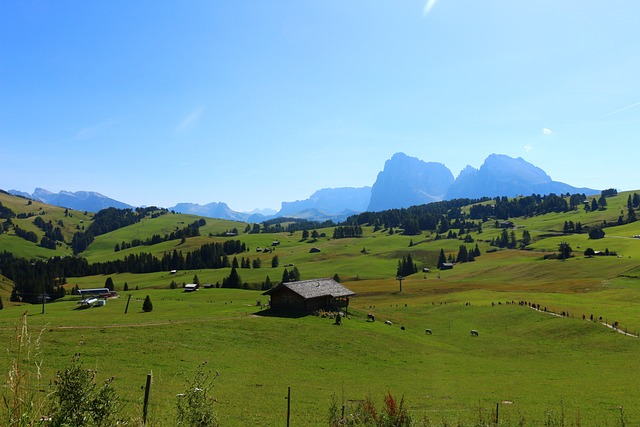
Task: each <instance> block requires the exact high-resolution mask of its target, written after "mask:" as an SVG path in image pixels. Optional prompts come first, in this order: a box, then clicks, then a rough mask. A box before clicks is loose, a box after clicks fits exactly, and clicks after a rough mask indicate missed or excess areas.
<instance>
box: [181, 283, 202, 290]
mask: <svg viewBox="0 0 640 427" xmlns="http://www.w3.org/2000/svg"><path fill="white" fill-rule="evenodd" d="M199 287H200V286H199V285H198V284H197V283H188V284H186V285H184V291H185V292H194V291H197V290H198V288H199Z"/></svg>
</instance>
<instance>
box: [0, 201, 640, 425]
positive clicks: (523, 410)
mask: <svg viewBox="0 0 640 427" xmlns="http://www.w3.org/2000/svg"><path fill="white" fill-rule="evenodd" d="M0 196H3V195H0ZM0 200H2V202H3V204H5V205H7V206H10V207H12V209H14V210H15V211H16V212H21V211H19V210H18V207H19V206H21V204H22V208H23V209H26V208H29V209H33V208H34V206H31V207H27V205H26V203H25V202H24V200H23V199H18V200H19V202H15V201H14V203H15V204H16V207H15V208H14V207H13V206H11V205H9V204H8V203H5V200H4V199H0ZM608 200H609V208H608V209H607V210H605V211H599V212H594V213H588V214H587V213H584V212H583V211H579V212H571V213H567V214H552V215H545V216H541V217H533V218H527V219H522V218H519V219H516V220H515V223H516V225H517V226H518V227H519V229H518V230H517V231H516V235H517V237H518V238H520V237H521V231H522V229H523V228H524V229H528V230H529V231H530V232H531V234H532V236H533V237H534V239H536V240H535V242H534V243H533V244H532V245H531V247H530V249H531V250H530V251H520V250H502V251H497V252H494V253H486V250H487V249H489V248H490V247H489V245H488V242H489V241H490V240H491V239H492V238H495V237H497V236H498V235H499V233H500V232H501V230H498V229H495V228H494V227H493V223H491V222H488V223H486V224H484V226H483V228H484V232H483V233H482V234H481V235H477V234H473V237H474V239H476V242H477V243H478V245H479V247H480V248H481V250H482V252H483V255H482V256H480V257H479V258H477V260H476V261H475V262H474V263H467V264H459V265H456V267H455V268H454V269H453V270H451V271H443V272H437V271H434V272H432V273H426V274H425V273H419V274H416V275H412V276H410V277H407V278H406V279H405V280H404V282H403V288H404V290H403V292H402V294H399V293H398V292H397V290H398V282H397V281H396V280H395V278H394V276H395V275H394V272H395V268H396V265H397V262H398V259H399V258H401V257H402V256H403V255H406V254H407V253H411V254H412V257H413V259H414V261H415V262H416V263H417V264H418V266H419V267H423V266H429V267H433V266H434V265H435V262H436V260H437V254H438V252H439V250H440V248H443V249H444V250H445V251H446V252H447V253H452V254H455V253H456V252H457V250H458V247H459V246H460V244H462V242H461V241H459V240H446V239H445V240H437V241H434V240H433V239H434V236H430V235H422V236H412V237H408V236H401V235H398V234H394V235H389V234H388V233H386V232H382V231H380V232H377V233H373V232H372V230H371V229H370V228H366V227H365V236H364V237H363V238H360V239H341V240H332V239H328V238H323V239H319V240H318V241H316V242H310V241H305V242H303V241H301V240H300V239H301V233H295V234H294V235H289V234H288V233H281V234H277V235H246V234H241V235H240V236H238V237H237V238H238V239H240V240H241V241H243V242H244V243H246V244H247V245H248V246H249V247H250V251H249V252H248V253H245V254H243V255H240V256H245V257H247V256H248V257H249V258H251V259H254V258H256V257H260V258H261V260H262V265H263V268H261V269H249V270H247V269H241V270H239V272H240V275H241V276H242V278H243V280H245V281H248V282H261V281H262V280H264V278H265V276H266V275H269V276H270V278H271V279H272V280H273V281H279V280H280V278H281V276H282V271H283V269H284V265H285V264H295V265H296V266H298V268H299V269H300V271H301V273H302V276H303V278H310V277H322V276H332V275H333V274H334V273H338V274H339V275H340V276H341V277H342V279H343V281H346V285H347V286H348V287H349V288H351V289H353V290H354V291H356V292H357V293H358V297H357V298H355V299H354V300H353V303H352V310H354V312H355V314H356V316H354V317H353V318H352V319H351V320H349V321H346V322H345V325H344V327H335V326H333V325H332V324H331V321H330V320H328V319H319V318H315V317H306V318H300V319H290V318H277V317H264V316H257V317H256V316H253V314H254V313H256V311H257V308H256V307H255V304H256V301H257V300H258V299H261V300H263V301H264V299H265V298H264V297H263V296H261V294H260V293H259V292H254V291H237V290H224V289H213V290H202V291H200V292H197V293H195V294H184V293H182V292H181V291H180V290H169V289H168V287H169V283H170V282H171V280H176V281H177V282H178V283H182V282H185V283H188V282H191V281H192V279H193V276H194V275H196V274H197V275H198V278H199V279H200V281H201V282H203V283H204V282H211V283H215V282H217V281H221V280H222V278H223V277H225V276H226V275H228V272H229V271H228V269H221V270H203V271H181V272H179V273H178V275H170V274H168V273H167V272H160V273H153V274H148V275H133V274H122V275H114V276H112V277H113V279H114V282H115V284H116V289H117V290H119V291H122V287H123V285H124V283H125V282H126V283H127V284H128V285H129V289H131V290H132V291H131V292H129V293H130V294H132V295H133V301H132V308H131V309H130V312H129V314H127V316H124V315H123V314H122V313H123V312H124V305H125V304H126V298H124V297H123V298H120V299H118V300H114V301H109V303H108V304H107V306H106V307H103V308H99V309H91V310H84V311H76V310H73V308H74V307H75V301H68V302H60V303H55V304H51V305H49V306H47V310H46V311H47V312H46V314H45V315H40V314H39V313H40V308H39V307H33V306H30V307H28V309H29V310H30V312H31V313H32V315H31V317H30V322H31V325H32V330H36V329H38V328H40V327H44V328H45V329H44V331H45V332H44V334H43V340H44V342H43V345H42V351H43V355H44V360H46V363H45V366H44V369H45V370H46V372H47V373H48V374H50V375H49V376H48V378H51V374H52V373H53V372H54V371H55V370H56V369H58V368H59V367H60V366H64V365H65V363H68V360H69V359H70V356H71V355H72V354H73V353H75V352H82V353H83V355H84V356H85V357H86V359H87V363H88V364H90V365H91V366H95V367H97V368H98V369H99V370H100V371H101V372H104V374H105V375H116V377H118V381H117V383H116V385H117V386H120V387H121V388H122V389H123V392H124V393H125V395H126V396H127V400H128V408H129V410H130V411H137V410H138V409H139V402H140V399H141V392H140V385H142V384H143V383H144V378H145V375H146V373H147V372H148V371H149V370H153V372H154V387H155V388H154V393H153V396H155V397H154V399H155V401H154V402H153V405H152V415H153V416H155V418H156V420H159V419H161V418H163V417H165V416H166V413H167V411H170V410H171V408H172V405H173V402H174V401H173V396H174V395H175V393H177V392H178V391H179V390H180V388H181V387H182V384H183V381H182V379H183V376H182V373H181V371H182V370H183V369H186V370H187V371H189V370H191V371H192V370H193V369H194V368H195V365H196V364H197V363H199V362H201V361H202V360H209V361H210V365H211V366H212V367H213V368H214V369H217V370H219V371H220V372H221V377H220V378H219V380H218V382H217V384H216V390H215V394H216V395H217V396H218V399H219V402H220V403H219V413H220V416H221V419H222V421H224V423H223V425H275V424H281V423H282V420H283V417H284V411H285V410H286V402H285V401H284V399H283V397H284V396H285V395H286V387H287V385H291V386H292V390H293V399H292V400H293V402H294V403H293V408H294V409H293V413H294V415H293V418H292V420H293V421H296V417H298V418H297V423H298V424H310V425H318V424H322V421H323V420H324V419H325V414H326V411H327V408H328V407H329V400H330V396H331V393H335V394H336V395H337V396H338V397H340V396H341V393H342V389H343V386H344V390H345V398H346V399H362V398H364V397H365V396H366V395H371V396H372V397H373V398H374V399H377V400H379V399H381V397H382V395H384V394H385V393H386V391H387V390H391V391H392V392H393V393H394V394H396V395H402V394H404V395H405V396H406V398H407V400H408V403H409V406H410V408H411V410H412V413H413V414H414V415H416V416H419V417H423V416H426V417H429V418H431V419H434V420H439V419H440V418H441V417H444V416H446V417H453V418H460V417H465V418H467V417H470V418H472V419H475V420H477V419H478V417H479V416H481V415H478V414H485V416H487V417H488V412H487V411H491V409H492V408H494V406H495V402H496V401H499V400H513V401H514V402H516V403H515V404H514V405H513V406H508V407H505V408H504V409H501V418H502V416H503V415H504V417H507V418H509V419H512V421H514V422H515V421H516V420H517V419H518V417H519V416H520V415H519V414H524V415H525V416H526V418H527V419H528V420H529V421H532V420H540V421H541V420H542V419H543V413H544V412H545V411H550V410H551V411H560V409H561V406H564V407H565V410H566V411H567V415H568V416H570V417H572V418H574V419H576V418H578V417H581V418H582V420H583V425H598V424H599V425H603V424H605V423H607V424H609V425H615V420H616V417H617V416H619V412H618V410H617V408H618V406H620V405H623V406H624V407H625V410H626V411H627V412H626V414H627V416H628V417H629V418H630V421H631V422H630V424H634V423H639V422H640V411H638V410H636V409H635V406H636V405H635V404H634V402H637V400H638V398H640V390H639V389H638V387H637V384H638V383H639V382H638V380H639V379H640V378H637V375H639V374H637V373H636V372H635V370H631V371H628V370H625V369H620V367H622V366H627V365H628V361H629V360H634V359H633V358H634V356H635V354H637V351H638V350H639V348H638V346H639V345H640V340H636V339H633V338H628V337H624V336H622V335H621V334H617V333H615V332H612V331H610V330H608V329H606V328H605V327H603V326H600V325H596V324H594V323H591V322H584V321H582V314H585V315H586V316H587V317H588V316H589V315H590V314H593V315H594V316H595V317H596V318H598V317H600V316H602V317H603V319H606V320H609V321H614V320H617V321H619V322H620V323H621V325H622V326H623V327H624V328H628V329H629V330H630V331H638V330H640V313H638V310H637V308H636V307H637V302H638V300H640V292H639V290H638V287H639V285H640V282H639V280H638V276H639V275H640V261H638V260H640V239H634V238H632V237H631V236H633V235H636V234H640V221H639V222H636V223H634V224H630V225H625V226H622V227H612V228H607V229H606V233H607V235H606V237H605V238H604V239H601V240H596V241H592V240H589V239H588V236H586V235H568V236H557V237H547V238H544V239H543V238H542V237H541V236H546V235H550V234H553V233H559V232H561V231H562V227H563V225H564V221H568V220H572V221H574V222H577V221H580V222H582V224H583V225H594V224H599V223H601V222H602V221H603V220H607V221H614V220H615V219H616V218H617V216H618V215H619V214H620V210H621V209H622V208H623V207H624V206H626V200H627V194H621V195H619V196H617V197H615V198H610V199H608ZM34 204H35V203H34ZM36 208H37V207H36ZM43 209H45V210H46V211H47V212H52V211H56V210H55V209H53V208H50V207H43ZM57 212H59V213H58V214H60V213H63V212H64V210H62V211H57ZM73 214H74V216H73V217H72V219H69V223H70V226H71V224H72V221H74V220H75V221H79V218H78V217H79V216H81V214H79V213H77V212H74V213H73ZM47 215H49V213H48V214H47ZM195 218H197V217H193V216H188V215H166V216H163V217H160V218H158V219H154V220H145V221H143V222H142V223H141V224H136V225H134V226H131V227H127V228H124V229H122V230H118V231H116V232H114V233H110V234H108V235H105V236H100V237H99V238H97V239H96V242H94V244H92V245H91V247H90V249H89V250H88V251H87V252H86V254H85V255H86V256H87V258H88V259H89V260H90V261H104V260H108V259H115V258H116V257H121V256H123V254H126V253H128V252H132V253H137V252H140V251H141V250H143V251H148V252H152V253H154V254H156V255H158V256H160V255H162V253H164V252H167V251H173V250H174V249H177V250H182V251H183V252H186V251H188V250H189V249H190V248H196V247H199V246H200V245H201V244H203V243H208V242H212V241H217V240H219V241H221V240H222V239H221V238H217V237H209V233H211V234H217V233H219V232H223V231H225V230H228V229H231V228H233V227H236V228H238V229H239V230H241V231H242V230H243V229H244V227H243V225H242V224H238V223H234V222H230V221H219V220H209V219H207V225H206V226H205V227H204V228H203V229H202V234H203V236H201V237H199V238H195V239H188V240H187V242H185V243H184V244H180V242H179V241H173V242H165V243H162V244H160V245H156V246H153V247H142V248H134V249H131V250H128V251H122V252H120V253H115V252H114V251H113V248H114V246H115V244H116V243H121V242H122V241H130V240H132V239H134V238H143V237H144V238H146V237H147V236H150V235H152V234H164V233H166V232H170V231H171V230H172V229H174V228H175V227H182V226H184V225H185V224H188V223H190V222H193V220H195ZM31 220H32V219H30V220H23V221H29V222H30V221H31ZM45 220H46V219H45ZM63 221H64V222H65V225H66V224H67V219H64V218H63ZM54 222H55V221H54ZM182 223H184V224H182ZM78 224H79V223H78ZM20 226H21V227H23V225H20ZM23 228H27V224H25V225H24V227H23ZM34 231H35V230H34ZM319 231H320V232H325V233H326V234H327V235H328V236H331V234H332V232H333V231H332V229H326V230H319ZM9 238H13V239H17V237H15V236H8V235H2V236H0V243H1V244H2V245H3V246H2V247H3V248H4V247H5V243H6V241H8V239H9ZM3 239H6V240H3ZM276 239H277V240H279V241H280V242H281V244H280V245H279V246H278V247H276V248H275V251H274V252H273V253H262V252H260V253H258V252H256V248H257V247H263V248H264V247H270V244H271V242H272V241H273V240H276ZM19 240H21V241H22V239H19ZM411 240H412V241H413V242H414V246H412V247H409V242H410V241H411ZM22 242H24V241H22ZM560 242H568V243H569V244H570V245H571V246H572V248H573V249H574V251H575V252H574V254H575V255H576V256H575V257H574V258H571V259H569V260H566V261H564V262H563V261H553V260H547V261H545V260H543V259H542V257H543V255H544V254H545V253H548V252H549V251H555V250H557V247H558V244H559V243H560ZM474 245H475V243H473V244H468V245H467V246H469V247H471V246H474ZM18 246H19V245H18ZM22 246H24V244H23V245H22ZM34 246H35V245H34ZM311 247H319V248H320V249H321V252H320V253H315V254H312V253H309V249H310V248H311ZM587 247H592V248H593V249H595V250H604V249H605V248H608V249H609V250H610V251H615V252H617V253H618V254H619V255H621V257H620V258H618V257H594V258H585V257H584V256H582V255H581V253H582V251H584V249H586V248H587ZM363 248H365V249H366V253H362V252H361V251H362V249H363ZM24 251H25V252H29V251H35V249H34V248H29V249H25V250H24ZM58 251H60V248H59V249H58ZM58 251H56V252H58ZM31 253H32V254H34V255H32V256H40V255H35V254H36V252H31ZM58 254H60V253H59V252H58ZM274 255H278V257H279V259H280V267H278V268H275V269H273V268H271V267H270V265H271V258H272V257H273V256H274ZM46 256H48V255H46ZM240 256H239V257H240ZM105 280H106V277H105V276H99V277H86V278H70V279H69V286H73V285H75V284H78V285H79V286H80V287H96V286H102V285H103V284H104V281H105ZM136 287H138V288H139V289H140V290H139V291H135V290H134V289H135V288H136ZM9 289H10V287H9V286H7V283H6V282H0V292H2V293H3V294H4V295H3V301H7V299H6V298H5V296H6V295H7V292H8V290H9ZM129 293H128V294H129ZM147 294H149V295H151V297H152V300H153V302H154V306H155V309H154V311H153V312H152V313H149V314H142V313H141V312H140V307H141V304H142V303H141V299H142V298H143V297H144V296H145V295H147ZM123 296H126V294H125V295H123ZM511 300H514V301H520V300H523V301H528V302H533V303H538V304H540V305H541V306H542V307H548V309H550V310H552V309H553V310H555V311H558V312H560V311H565V312H569V313H570V314H571V315H572V316H573V317H572V318H569V319H562V318H557V317H554V316H549V315H545V314H543V313H538V312H534V311H533V310H530V309H528V308H524V307H520V306H511V305H509V306H507V305H506V304H504V302H506V301H511ZM493 302H496V303H497V302H503V304H502V305H496V306H493V305H492V303H493ZM445 303H446V304H445ZM466 303H470V305H466ZM9 306H10V304H9V303H7V302H5V307H7V308H6V309H5V310H3V311H1V312H0V320H1V321H2V323H1V324H2V325H3V326H4V327H3V328H2V333H3V337H2V338H3V339H8V338H7V337H6V336H5V335H7V336H8V335H10V332H11V331H10V328H9V327H8V325H9V324H11V323H12V322H14V321H17V317H18V315H19V313H20V312H22V311H23V310H24V309H25V307H13V308H12V307H9ZM370 311H371V312H374V313H375V314H376V316H377V318H378V319H390V320H393V321H394V324H395V325H394V326H393V327H387V326H385V325H383V324H382V323H379V322H376V323H373V324H372V323H367V322H365V321H364V319H365V318H366V313H367V312H370ZM400 324H402V325H405V326H406V327H407V330H406V331H400V330H399V328H398V325H400ZM118 325H121V326H122V327H116V326H118ZM426 327H429V328H431V329H433V330H434V335H433V336H431V337H428V339H427V337H426V336H424V335H423V334H424V328H426ZM74 328H75V329H74ZM471 328H477V329H479V330H480V331H481V336H480V337H479V339H476V340H471V339H469V337H468V331H469V329H471ZM605 391H606V392H605ZM136 408H138V409H136ZM483 411H484V412H483ZM587 420H590V421H591V420H596V421H595V422H593V423H591V422H589V423H587V422H585V421H587Z"/></svg>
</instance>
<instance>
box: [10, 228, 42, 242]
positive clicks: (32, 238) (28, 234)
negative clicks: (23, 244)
mask: <svg viewBox="0 0 640 427" xmlns="http://www.w3.org/2000/svg"><path fill="white" fill-rule="evenodd" d="M13 231H14V232H15V233H16V236H18V237H21V238H23V239H24V240H27V241H29V242H33V243H38V235H37V234H36V233H35V232H33V231H27V230H23V229H22V228H20V227H19V226H17V225H16V226H14V227H13Z"/></svg>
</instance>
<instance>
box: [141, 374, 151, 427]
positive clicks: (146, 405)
mask: <svg viewBox="0 0 640 427" xmlns="http://www.w3.org/2000/svg"><path fill="white" fill-rule="evenodd" d="M150 391H151V374H147V386H146V387H145V389H144V406H143V407H142V425H143V426H146V425H147V413H148V409H149V392H150Z"/></svg>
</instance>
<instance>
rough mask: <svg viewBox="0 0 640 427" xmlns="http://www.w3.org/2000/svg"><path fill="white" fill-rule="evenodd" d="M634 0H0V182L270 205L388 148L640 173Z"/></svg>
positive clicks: (363, 168) (585, 177) (593, 179)
mask: <svg viewBox="0 0 640 427" xmlns="http://www.w3.org/2000/svg"><path fill="white" fill-rule="evenodd" d="M638 16H640V2H638V1H637V0H619V1H618V0H612V1H610V2H602V1H592V0H582V1H570V0H567V1H557V0H537V1H535V2H531V1H519V0H493V1H492V0H487V1H468V0H435V1H434V0H428V1H424V0H423V1H413V0H403V1H397V0H388V1H382V0H379V1H378V0H374V1H372V0H366V1H364V0H349V1H345V0H317V1H312V0H309V1H300V0H291V1H287V0H282V1H273V2H271V1H257V0H256V1H252V0H245V1H228V2H223V1H196V0H194V1H188V2H170V1H166V2H157V1H133V2H132V1H115V0H114V1H108V2H81V1H67V0H55V1H53V0H51V1H46V0H33V1H15V2H5V3H3V5H2V13H0V188H1V189H4V190H10V189H17V190H21V191H27V192H32V191H33V190H34V189H35V188H36V187H42V188H45V189H48V190H50V191H54V192H58V191H60V190H68V191H79V190H87V191H97V192H100V193H102V194H104V195H106V196H109V197H112V198H115V199H117V200H120V201H123V202H126V203H129V204H132V205H157V206H163V207H170V206H173V205H175V204H176V203H179V202H193V203H200V204H205V203H209V202H219V201H221V202H225V203H227V204H228V205H229V206H230V207H231V208H232V209H234V210H243V211H248V210H252V209H254V208H267V207H269V208H275V209H278V208H279V207H280V203H281V202H283V201H293V200H299V199H305V198H308V197H309V196H310V195H311V194H312V193H313V192H314V191H316V190H318V189H321V188H334V187H361V186H365V185H372V184H373V183H374V182H375V179H376V176H377V174H378V173H379V172H380V171H381V170H382V169H383V167H384V162H385V161H386V160H387V159H389V158H390V157H391V156H392V155H393V154H394V153H396V152H399V151H402V152H404V153H406V154H408V155H410V156H413V157H417V158H420V159H422V160H424V161H433V162H440V163H444V164H445V165H446V166H447V167H448V168H449V169H451V171H452V172H453V174H454V176H457V174H458V173H459V172H460V171H461V170H462V169H463V168H464V167H465V166H466V165H468V164H469V165H471V166H474V167H480V165H481V164H482V162H483V161H484V159H485V158H486V157H487V156H488V155H489V154H491V153H498V154H506V155H509V156H512V157H523V158H524V159H525V160H527V161H529V162H531V163H533V164H534V165H536V166H538V167H540V168H542V169H544V170H545V171H546V172H547V173H548V174H549V175H550V176H551V177H552V178H553V179H554V180H557V181H563V182H566V183H569V184H571V185H575V186H579V187H592V188H598V189H602V188H609V187H615V188H618V189H619V190H634V189H640V180H639V179H638V178H640V173H639V172H638V171H639V168H638V163H639V159H640V152H639V151H640V150H639V147H640V144H638V136H639V133H640V78H639V77H638V76H640V55H639V54H638V48H639V46H640V44H639V43H640V26H639V25H637V18H638Z"/></svg>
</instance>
